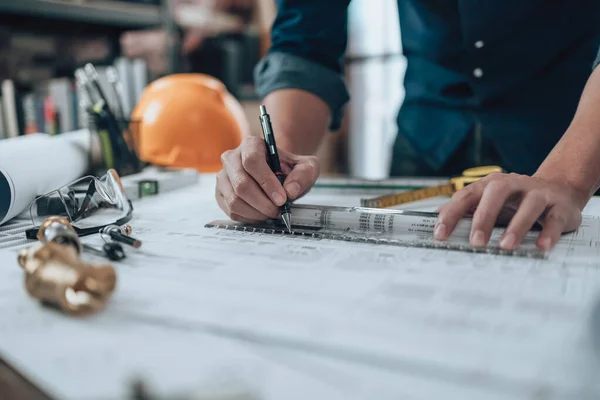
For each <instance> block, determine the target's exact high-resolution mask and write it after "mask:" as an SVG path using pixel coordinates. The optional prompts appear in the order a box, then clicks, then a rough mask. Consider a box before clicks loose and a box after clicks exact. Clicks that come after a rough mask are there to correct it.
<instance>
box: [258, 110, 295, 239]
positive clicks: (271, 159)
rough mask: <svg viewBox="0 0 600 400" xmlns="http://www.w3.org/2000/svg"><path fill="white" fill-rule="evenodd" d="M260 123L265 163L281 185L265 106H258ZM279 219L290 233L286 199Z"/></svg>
mask: <svg viewBox="0 0 600 400" xmlns="http://www.w3.org/2000/svg"><path fill="white" fill-rule="evenodd" d="M260 125H261V126H262V131H263V135H264V137H265V145H266V147H267V163H268V164H269V167H271V171H273V173H274V174H275V176H276V177H277V179H278V180H279V182H280V183H281V184H282V185H283V182H284V181H285V175H284V174H283V172H281V164H280V163H279V154H278V153H277V145H276V144H275V135H273V127H272V126H271V118H270V117H269V114H267V109H266V108H265V106H262V105H261V106H260ZM280 210H281V219H283V222H284V223H285V226H286V227H287V228H288V231H290V233H291V232H292V213H291V211H290V203H289V202H288V201H287V200H286V201H285V204H284V205H282V206H281V208H280Z"/></svg>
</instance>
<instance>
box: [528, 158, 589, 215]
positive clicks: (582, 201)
mask: <svg viewBox="0 0 600 400" xmlns="http://www.w3.org/2000/svg"><path fill="white" fill-rule="evenodd" d="M563 170H564V168H561V167H550V168H544V165H542V166H541V167H540V168H539V169H538V170H537V171H536V173H535V174H533V177H534V178H536V179H541V180H543V181H545V182H548V183H550V184H555V185H559V186H562V187H564V188H566V189H567V190H568V191H569V192H570V193H571V195H572V197H573V199H574V201H575V202H576V204H577V206H578V208H579V209H580V210H583V208H584V207H585V205H586V204H587V202H588V201H589V200H590V198H591V197H592V195H593V194H594V191H595V189H594V187H593V184H586V183H585V182H583V181H582V179H578V178H577V177H575V178H573V177H570V176H568V175H567V174H564V173H563V172H562V171H563Z"/></svg>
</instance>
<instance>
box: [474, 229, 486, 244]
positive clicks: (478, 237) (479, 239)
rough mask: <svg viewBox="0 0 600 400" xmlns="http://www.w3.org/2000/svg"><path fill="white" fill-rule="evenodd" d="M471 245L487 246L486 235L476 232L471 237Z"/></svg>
mask: <svg viewBox="0 0 600 400" xmlns="http://www.w3.org/2000/svg"><path fill="white" fill-rule="evenodd" d="M471 244H472V245H473V246H475V247H482V246H485V234H484V233H483V231H475V233H474V234H473V236H472V237H471Z"/></svg>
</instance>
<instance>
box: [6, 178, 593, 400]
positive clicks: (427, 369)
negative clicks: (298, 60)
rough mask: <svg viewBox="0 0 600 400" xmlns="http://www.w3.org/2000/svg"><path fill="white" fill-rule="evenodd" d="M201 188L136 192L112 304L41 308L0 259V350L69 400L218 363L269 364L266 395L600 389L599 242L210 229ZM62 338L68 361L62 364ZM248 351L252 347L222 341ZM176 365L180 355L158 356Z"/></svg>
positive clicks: (577, 394)
mask: <svg viewBox="0 0 600 400" xmlns="http://www.w3.org/2000/svg"><path fill="white" fill-rule="evenodd" d="M213 196H214V180H213V179H211V178H209V177H205V176H203V177H201V179H200V185H199V186H198V187H196V188H192V189H189V190H182V191H179V192H173V193H169V194H166V195H164V196H161V197H157V198H148V199H143V200H141V201H139V202H137V203H136V205H135V217H134V219H133V221H132V225H133V226H134V232H135V235H136V236H139V237H140V238H141V239H142V240H143V242H144V244H143V247H142V251H140V252H136V253H133V252H130V253H129V257H128V258H127V259H126V261H125V262H124V263H119V264H118V266H117V268H118V280H119V281H118V287H117V291H116V293H115V296H114V298H113V299H112V301H111V303H110V307H109V308H108V309H107V310H105V311H104V312H103V313H102V314H100V315H99V316H97V317H95V318H92V319H91V320H82V321H74V320H73V319H70V318H66V317H61V316H58V315H57V314H56V313H53V312H51V311H47V310H43V309H41V308H39V306H38V305H37V304H36V303H35V302H33V300H31V299H29V298H27V296H26V294H25V291H24V290H23V289H22V288H20V287H18V285H19V282H20V280H21V279H22V276H21V275H20V271H19V270H18V267H16V257H14V258H15V261H14V265H13V266H10V264H11V262H10V257H9V258H6V257H4V258H2V260H3V261H4V262H3V263H1V264H4V266H3V267H2V268H1V269H0V273H1V274H2V275H1V279H0V282H1V283H0V292H3V295H2V296H0V299H1V300H0V313H2V315H3V316H4V315H6V316H9V318H7V319H4V318H3V320H5V321H10V323H5V324H4V325H1V326H0V353H1V354H3V355H5V356H6V357H7V358H8V359H9V360H12V361H14V362H15V363H16V364H17V365H18V366H19V367H21V368H22V370H23V371H26V373H28V374H30V375H31V376H34V377H35V378H36V381H40V382H44V387H47V388H51V389H52V391H53V392H55V393H61V394H63V393H64V394H65V395H67V396H68V397H69V398H87V397H86V395H88V394H89V393H86V388H88V390H89V388H90V387H93V388H95V390H97V392H96V393H104V394H108V393H113V394H114V393H121V392H119V391H118V390H122V389H119V388H122V386H123V382H124V380H125V377H127V376H131V375H132V374H134V373H135V372H136V371H142V372H141V373H144V372H145V371H148V370H150V371H151V372H148V376H150V378H152V383H153V384H155V385H156V386H158V387H161V388H167V389H169V388H173V387H180V388H184V389H187V388H189V387H191V386H193V384H194V382H196V381H197V379H198V378H197V376H198V375H202V376H203V377H204V376H210V375H211V372H210V371H213V370H217V371H218V370H219V368H220V367H222V366H223V365H227V366H231V365H234V366H235V365H241V367H240V368H242V369H243V368H244V367H248V366H249V369H250V370H254V369H256V370H259V371H269V372H265V374H267V375H268V376H277V379H275V378H274V379H273V380H270V379H266V380H265V379H262V378H261V379H258V378H257V379H254V378H250V380H251V381H256V382H261V385H259V386H260V387H261V388H262V389H261V390H263V392H265V391H266V394H264V393H263V397H264V398H267V399H276V398H277V399H278V398H286V399H288V398H294V395H295V394H296V393H300V394H301V395H298V397H297V398H311V399H334V398H364V399H373V398H377V399H398V398H402V399H420V400H426V399H427V400H428V399H436V400H437V399H440V398H444V399H460V400H468V399H473V400H481V399H493V400H496V399H498V400H501V399H511V400H515V399H534V398H543V399H575V398H576V399H583V400H587V399H597V398H599V396H600V381H599V380H598V379H597V376H598V372H599V371H600V362H599V360H600V358H599V357H600V356H599V355H600V352H599V351H600V350H599V347H600V332H599V329H598V326H600V325H599V324H598V315H600V313H599V307H600V306H599V305H598V304H599V302H598V299H599V297H598V294H599V291H598V290H599V289H600V269H599V266H600V265H599V264H600V261H597V258H596V255H595V253H593V252H590V253H589V254H588V255H587V256H585V257H581V258H582V259H581V260H579V259H577V258H575V257H571V256H572V254H574V253H579V252H580V251H581V249H583V248H586V247H589V248H593V247H594V246H595V245H589V246H588V245H587V244H583V243H579V241H573V240H571V239H568V238H567V239H565V241H566V242H565V243H567V244H566V247H567V250H566V251H564V252H563V251H562V250H560V249H559V251H557V253H556V256H553V257H554V258H552V257H551V258H550V259H549V260H530V259H520V258H515V257H503V256H491V255H473V254H467V253H459V252H449V251H443V250H426V249H415V248H398V247H387V246H376V247H373V246H370V245H366V244H356V243H344V242H333V241H327V240H320V241H315V240H309V239H299V238H296V239H294V238H290V237H276V236H273V235H261V234H248V233H241V232H232V231H224V230H216V229H206V228H204V227H203V226H204V224H205V223H206V222H209V221H211V220H213V219H219V218H223V217H224V216H223V214H222V213H221V212H220V210H218V208H217V206H216V204H215V202H214V200H213ZM313 200H316V199H315V198H313V199H311V198H310V197H309V198H307V199H306V201H307V202H313ZM338 201H342V200H340V199H338ZM345 201H346V202H348V201H350V200H349V199H348V198H346V199H345ZM315 202H316V201H315ZM589 210H592V211H594V210H599V207H598V204H596V199H594V200H592V203H591V204H590V208H589ZM593 221H594V220H593ZM579 234H580V235H585V238H586V240H587V239H589V238H595V240H597V239H598V230H597V227H596V228H594V231H592V230H591V229H584V230H582V231H581V232H580V233H579ZM90 240H91V241H92V242H95V241H98V240H99V239H98V238H91V239H90ZM590 243H591V242H590ZM0 254H3V253H0ZM13 256H14V254H13ZM7 268H12V269H10V270H9V269H7ZM8 271H10V272H8ZM49 326H50V327H53V328H52V329H51V330H49V329H48V327H49ZM74 326H77V328H74ZM36 327H37V330H36V329H33V328H36ZM24 331H29V332H31V333H30V334H27V335H23V332H24ZM42 332H43V333H42ZM67 337H69V338H73V337H80V338H81V342H77V343H75V344H71V343H69V340H67V339H66V338H67ZM84 338H85V340H87V342H86V341H84ZM54 341H57V343H63V344H60V345H56V346H54V345H51V344H52V343H54ZM32 343H33V344H34V345H33V348H31V346H32ZM35 343H37V344H35ZM93 343H99V344H98V345H97V347H95V348H94V345H93ZM69 345H73V346H75V347H77V349H78V350H77V352H76V354H78V358H77V359H75V360H73V362H72V364H69V365H72V367H70V368H69V369H68V373H64V374H61V373H59V371H57V370H56V367H54V366H55V365H57V363H58V365H61V364H63V363H64V360H65V357H64V351H63V349H64V348H65V347H67V348H68V346H69ZM87 348H90V350H89V351H87V352H84V350H83V349H87ZM165 349H167V350H165ZM198 349H200V350H198ZM246 351H249V352H251V353H253V354H255V355H258V358H259V361H256V364H252V363H253V362H254V361H253V360H254V359H251V361H248V362H245V361H244V360H246V358H245V357H246V356H240V358H239V359H236V358H235V357H234V356H233V355H231V354H238V352H239V354H247V353H245V352H246ZM203 352H204V353H205V354H207V356H201V353H203ZM228 355H230V356H228ZM247 357H250V356H247ZM115 360H116V361H115ZM170 363H172V365H181V366H182V367H181V368H173V367H171V369H167V368H163V369H161V368H160V367H158V365H159V364H160V365H169V364H170ZM253 365H258V366H257V367H253ZM153 368H156V369H153ZM281 368H284V370H285V371H288V373H283V372H272V371H281ZM109 370H110V371H109ZM244 370H245V369H244ZM152 371H154V372H152ZM196 371H197V373H195V372H196ZM289 371H294V373H293V374H292V373H289ZM63 372H65V371H63ZM278 373H280V374H281V375H277V374H278ZM271 374H273V375H271ZM61 377H63V378H61ZM99 382H102V383H99ZM162 385H165V386H162ZM115 387H118V388H116V389H115ZM298 387H302V388H303V389H304V390H305V391H307V392H301V391H297V390H296V389H295V388H298ZM276 388H280V389H279V390H280V391H277V389H276ZM284 389H285V390H287V392H286V391H285V390H284ZM290 393H291V394H290ZM302 396H304V397H302Z"/></svg>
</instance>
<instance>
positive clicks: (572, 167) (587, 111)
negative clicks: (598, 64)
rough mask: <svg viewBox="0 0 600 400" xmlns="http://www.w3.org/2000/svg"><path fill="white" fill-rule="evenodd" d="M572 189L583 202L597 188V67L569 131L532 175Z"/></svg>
mask: <svg viewBox="0 0 600 400" xmlns="http://www.w3.org/2000/svg"><path fill="white" fill-rule="evenodd" d="M535 175H536V176H539V177H543V178H547V179H552V180H555V181H560V182H563V183H566V184H568V185H569V186H571V187H572V188H573V189H574V190H576V191H577V192H578V193H579V194H580V197H581V201H582V204H580V207H581V208H582V207H583V206H585V203H587V201H588V200H589V199H590V197H591V196H592V195H593V194H594V193H595V192H596V190H598V188H599V187H600V68H596V69H595V71H594V72H593V73H592V76H591V77H590V79H589V81H588V83H587V85H586V87H585V90H584V91H583V95H582V96H581V101H580V103H579V107H578V109H577V113H576V114H575V118H574V119H573V122H572V123H571V125H570V126H569V129H568V130H567V132H566V133H565V135H564V136H563V137H562V139H561V140H560V141H559V142H558V144H557V145H556V146H555V148H554V149H553V150H552V152H551V153H550V154H549V155H548V157H547V158H546V160H545V161H544V162H543V163H542V165H541V166H540V168H539V169H538V171H537V172H536V174H535Z"/></svg>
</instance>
